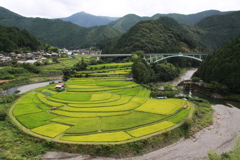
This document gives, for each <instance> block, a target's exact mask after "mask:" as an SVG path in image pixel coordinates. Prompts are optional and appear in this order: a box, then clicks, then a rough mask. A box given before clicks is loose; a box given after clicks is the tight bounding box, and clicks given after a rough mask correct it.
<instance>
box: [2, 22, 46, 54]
mask: <svg viewBox="0 0 240 160" xmlns="http://www.w3.org/2000/svg"><path fill="white" fill-rule="evenodd" d="M40 47H41V43H40V41H39V40H38V39H37V38H35V37H34V36H32V35H31V34H30V33H29V32H28V31H26V30H20V29H19V28H17V27H5V26H1V25H0V51H3V52H12V51H14V52H22V51H23V52H29V51H37V50H38V49H39V48H40Z"/></svg>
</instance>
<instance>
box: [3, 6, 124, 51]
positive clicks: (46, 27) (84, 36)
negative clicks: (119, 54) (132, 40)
mask: <svg viewBox="0 0 240 160" xmlns="http://www.w3.org/2000/svg"><path fill="white" fill-rule="evenodd" d="M0 25H4V26H16V27H18V28H20V29H26V30H27V31H29V32H30V33H31V34H32V35H34V36H35V37H36V38H38V39H39V40H40V41H41V42H43V43H49V44H51V45H52V46H56V47H60V48H68V49H80V48H86V47H91V46H94V45H95V44H96V43H97V42H98V41H100V40H102V39H105V38H109V37H117V36H120V35H121V33H120V32H119V31H117V30H115V29H113V28H111V27H109V26H99V27H91V28H85V27H80V26H78V25H76V24H73V23H71V22H65V21H62V20H60V19H45V18H26V17H23V16H20V15H18V14H15V13H13V12H11V11H9V10H7V9H5V8H2V7H0Z"/></svg>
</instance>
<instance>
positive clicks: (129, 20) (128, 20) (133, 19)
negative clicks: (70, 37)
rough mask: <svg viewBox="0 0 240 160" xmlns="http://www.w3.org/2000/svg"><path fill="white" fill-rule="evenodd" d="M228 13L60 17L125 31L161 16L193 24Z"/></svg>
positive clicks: (81, 13) (78, 22)
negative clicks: (139, 23) (141, 22)
mask: <svg viewBox="0 0 240 160" xmlns="http://www.w3.org/2000/svg"><path fill="white" fill-rule="evenodd" d="M227 13H229V12H221V11H217V10H208V11H204V12H199V13H196V14H189V15H184V14H177V13H172V14H159V13H158V14H155V15H154V16H152V17H140V16H138V15H135V14H128V15H126V16H124V17H121V18H116V17H103V16H95V15H91V14H88V13H85V12H79V13H76V14H74V15H72V16H70V17H67V18H60V19H62V20H64V21H70V22H72V23H74V24H77V25H79V26H82V27H93V26H100V25H108V26H110V27H112V28H114V29H117V30H119V31H121V32H123V33H124V32H126V31H128V30H129V29H130V28H131V27H132V26H134V25H135V24H136V23H138V22H140V21H145V20H155V19H158V18H159V17H170V18H173V19H175V20H176V21H177V22H178V23H181V24H185V25H189V26H193V25H195V24H196V23H197V22H199V21H201V20H202V19H204V18H206V17H208V16H212V15H222V14H227Z"/></svg>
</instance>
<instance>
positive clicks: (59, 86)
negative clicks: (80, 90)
mask: <svg viewBox="0 0 240 160" xmlns="http://www.w3.org/2000/svg"><path fill="white" fill-rule="evenodd" d="M64 87H65V84H64V83H58V84H57V85H56V86H55V88H56V89H64Z"/></svg>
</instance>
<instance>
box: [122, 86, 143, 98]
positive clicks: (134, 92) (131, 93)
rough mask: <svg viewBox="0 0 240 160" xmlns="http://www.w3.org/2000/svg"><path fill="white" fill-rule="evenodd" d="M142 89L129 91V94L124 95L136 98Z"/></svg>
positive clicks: (137, 88)
mask: <svg viewBox="0 0 240 160" xmlns="http://www.w3.org/2000/svg"><path fill="white" fill-rule="evenodd" d="M141 88H142V87H136V88H133V89H131V91H130V92H128V93H126V95H128V96H136V95H137V94H138V92H139V91H140V90H141Z"/></svg>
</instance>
